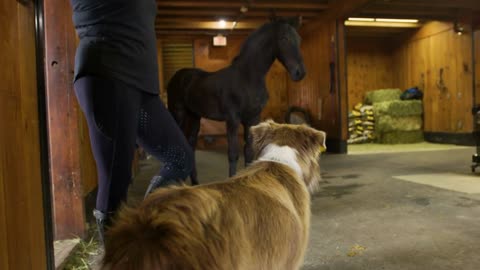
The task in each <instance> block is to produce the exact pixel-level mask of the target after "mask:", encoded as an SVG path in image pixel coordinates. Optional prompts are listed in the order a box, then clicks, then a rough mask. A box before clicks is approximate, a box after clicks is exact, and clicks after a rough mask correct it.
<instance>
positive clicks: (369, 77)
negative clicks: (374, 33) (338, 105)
mask: <svg viewBox="0 0 480 270" xmlns="http://www.w3.org/2000/svg"><path fill="white" fill-rule="evenodd" d="M393 77H394V66H393V48H392V40H391V39H388V38H378V37H349V38H347V79H348V109H349V110H351V109H352V108H353V106H355V104H357V103H359V102H363V101H364V98H365V93H366V92H368V91H372V90H377V89H384V88H396V87H398V86H395V85H394V79H393Z"/></svg>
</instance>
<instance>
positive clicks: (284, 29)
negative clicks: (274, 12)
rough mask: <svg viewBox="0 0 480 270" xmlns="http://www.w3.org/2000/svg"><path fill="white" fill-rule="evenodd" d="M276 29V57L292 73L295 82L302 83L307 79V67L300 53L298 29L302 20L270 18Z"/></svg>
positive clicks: (297, 18)
mask: <svg viewBox="0 0 480 270" xmlns="http://www.w3.org/2000/svg"><path fill="white" fill-rule="evenodd" d="M270 20H271V21H272V25H273V26H274V28H275V35H274V39H275V42H274V44H275V52H276V53H275V56H276V58H277V59H278V60H280V62H281V63H282V64H283V66H284V67H285V68H286V69H287V70H288V72H289V73H290V77H291V78H292V80H294V81H300V80H301V79H303V77H305V73H306V72H305V65H304V63H303V57H302V53H301V51H300V41H301V39H300V35H299V34H298V32H297V29H298V28H299V27H300V25H301V22H302V18H301V17H294V18H277V17H272V18H270Z"/></svg>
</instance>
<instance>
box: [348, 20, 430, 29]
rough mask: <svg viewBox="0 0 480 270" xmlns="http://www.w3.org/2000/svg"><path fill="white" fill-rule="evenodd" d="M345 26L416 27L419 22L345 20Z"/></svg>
mask: <svg viewBox="0 0 480 270" xmlns="http://www.w3.org/2000/svg"><path fill="white" fill-rule="evenodd" d="M345 25H346V26H364V27H397V28H418V27H420V26H421V25H420V24H419V23H404V22H355V21H345Z"/></svg>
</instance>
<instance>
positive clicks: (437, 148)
mask: <svg viewBox="0 0 480 270" xmlns="http://www.w3.org/2000/svg"><path fill="white" fill-rule="evenodd" d="M11 10H15V11H16V12H10V11H11ZM0 11H1V12H0V14H3V15H5V18H6V20H5V21H6V22H7V23H5V24H3V25H2V26H0V29H1V30H0V32H1V33H6V34H5V35H4V38H3V39H4V40H5V42H3V43H2V46H3V47H2V48H3V49H2V51H1V52H0V56H1V57H0V63H2V64H3V65H2V66H4V67H12V68H6V69H5V70H4V72H3V74H2V75H0V77H1V78H2V80H4V82H5V83H3V84H2V85H1V88H0V97H1V98H0V102H1V103H0V104H1V105H0V117H1V118H2V119H3V121H0V130H1V131H0V134H1V135H2V136H1V137H0V142H1V143H0V147H1V148H0V153H2V155H3V156H2V159H1V162H0V168H1V171H2V173H1V174H0V177H1V178H0V179H1V180H2V181H1V183H2V185H0V209H1V210H2V211H1V214H0V218H1V219H2V222H0V238H1V239H7V240H6V241H1V243H0V246H1V250H2V251H1V252H0V259H1V260H0V268H1V269H96V268H95V267H98V266H96V263H98V258H99V257H100V256H101V254H99V253H98V252H97V251H95V252H93V253H94V256H88V253H89V252H90V251H88V252H82V248H83V247H84V246H85V243H88V242H89V240H90V239H91V234H90V233H91V230H90V229H91V225H90V224H91V223H90V222H91V214H90V213H91V210H92V209H93V207H94V200H95V194H96V187H97V182H96V177H97V175H96V170H95V163H94V160H93V156H92V153H91V150H90V145H89V138H88V127H87V125H86V122H85V120H84V118H83V115H82V114H81V111H80V110H79V108H78V105H77V102H76V99H75V95H74V94H73V87H72V76H73V74H72V70H73V65H74V55H75V48H76V44H77V42H78V40H77V38H76V34H75V31H74V28H73V25H72V22H71V10H70V5H69V3H68V1H58V0H43V1H35V2H32V1H17V2H15V1H10V2H8V3H5V5H3V6H0ZM157 12H158V15H157V21H156V31H157V39H158V43H157V45H158V58H159V59H158V63H159V67H160V69H159V78H160V87H161V89H160V96H161V98H162V100H163V101H164V102H166V101H167V99H168V96H167V94H166V86H167V85H168V81H169V80H170V78H171V77H172V76H173V74H174V73H175V72H176V71H177V70H178V69H180V68H184V67H197V68H201V69H204V70H207V71H216V70H218V69H221V68H223V67H226V66H228V65H229V64H230V63H231V61H232V59H233V58H234V57H235V56H236V55H237V53H238V51H239V50H240V47H241V44H242V43H243V42H244V41H245V39H246V37H247V36H248V35H249V34H250V33H251V32H252V31H254V29H256V28H258V27H259V26H261V25H262V24H263V23H265V22H267V21H268V20H269V17H270V16H272V13H274V14H275V15H276V16H298V15H301V16H302V20H303V26H302V27H301V28H300V29H299V33H300V36H301V37H302V53H303V56H304V61H305V65H306V68H307V76H306V77H305V78H304V79H303V80H302V81H300V82H293V81H292V80H291V79H290V78H289V75H288V73H287V72H286V70H285V68H284V67H283V66H282V65H281V64H280V63H279V62H278V61H276V62H275V63H274V65H273V66H272V67H271V69H270V71H269V73H268V75H267V76H266V83H267V88H268V91H269V95H270V98H269V101H268V103H267V105H266V107H265V109H264V110H263V111H262V119H266V118H273V119H274V120H276V121H278V122H285V119H286V116H287V112H289V110H290V109H291V108H292V107H298V108H301V109H302V110H303V111H304V112H306V113H307V114H308V118H309V121H308V122H309V124H310V125H311V126H313V127H315V128H317V129H320V130H324V131H326V132H327V134H328V141H327V148H328V153H327V154H326V155H324V156H322V175H323V179H324V181H325V182H324V183H323V184H322V185H321V189H320V191H319V192H318V193H317V194H315V195H314V196H313V197H312V213H313V216H312V229H311V239H310V245H309V250H308V254H307V257H306V261H305V265H304V267H303V268H302V269H476V267H477V265H479V263H480V261H478V256H476V251H477V250H480V246H479V243H480V241H479V240H480V234H479V231H478V229H476V228H478V227H479V225H480V219H479V218H478V217H479V216H480V215H479V214H480V190H479V188H480V182H479V180H478V175H477V174H476V173H472V172H471V168H470V165H471V163H472V162H471V160H472V155H473V154H475V153H476V152H477V148H476V143H477V141H476V139H477V138H476V136H475V135H476V131H477V130H478V129H477V124H478V122H477V121H476V119H475V115H474V113H472V109H473V107H474V106H475V105H476V104H479V103H480V83H479V80H480V65H478V62H479V59H480V4H479V3H478V1H476V0H461V1H448V0H438V1H435V2H433V1H428V0H420V1H414V0H335V1H333V0H315V1H314V0H298V1H295V2H291V1H284V0H282V1H267V0H265V1H263V0H258V1H252V0H248V1H240V0H238V1H222V0H205V1H203V0H202V1H186V0H171V1H157ZM3 15H2V17H3ZM382 19H383V20H382ZM399 20H400V21H399ZM402 20H407V21H402ZM217 42H218V44H217ZM225 43H226V44H225ZM414 87H416V88H417V89H418V90H420V91H421V92H422V93H423V98H422V99H421V100H420V101H418V100H417V102H421V103H420V104H421V105H420V108H421V113H420V114H416V115H410V114H409V113H410V111H411V109H407V112H408V113H407V116H408V117H409V118H412V116H415V117H416V120H415V121H416V122H415V123H414V124H413V125H414V126H415V128H414V129H412V128H407V129H406V130H405V125H403V124H405V123H406V122H405V121H404V120H401V121H400V120H399V121H400V122H394V124H395V123H396V126H397V127H399V126H400V129H399V130H398V132H399V133H398V134H397V136H393V137H389V138H390V139H389V140H386V141H384V142H379V141H378V140H377V139H378V138H379V137H381V136H383V135H379V132H383V131H377V130H376V128H377V126H379V123H378V122H375V121H376V120H379V117H377V116H375V115H374V122H375V127H374V128H373V131H374V132H375V133H374V136H373V137H372V138H370V137H368V134H370V133H367V134H365V133H364V131H365V130H368V128H366V127H365V125H363V122H360V123H361V124H359V125H360V126H361V127H362V128H363V129H362V130H361V132H358V134H357V135H358V136H356V137H354V138H352V134H354V133H355V132H357V126H356V124H353V125H351V124H350V123H351V120H352V119H354V120H355V119H357V118H355V117H352V113H353V111H355V110H357V111H360V114H361V115H360V116H358V115H357V116H356V117H358V119H360V120H362V121H363V119H361V118H362V117H363V116H364V115H363V111H362V110H361V106H370V105H371V106H375V105H374V104H366V103H368V102H366V96H367V93H368V92H372V91H376V90H382V89H397V90H398V91H400V92H399V93H403V92H404V91H405V90H407V89H410V88H414ZM398 91H397V92H398ZM394 102H400V99H399V98H396V100H395V101H394ZM359 103H361V105H360V106H359V107H358V108H359V109H356V106H357V105H358V104H359ZM367 116H371V115H367ZM404 116H405V115H404ZM368 121H370V120H368ZM379 121H380V120H379ZM402 121H403V122H402ZM419 121H420V122H419ZM399 123H400V124H399ZM408 123H409V122H408ZM352 127H353V128H352ZM388 132H390V133H391V132H392V130H391V129H390V130H388ZM407 133H408V134H412V133H414V134H415V135H414V136H413V138H414V139H412V141H408V138H410V137H408V136H409V135H408V134H407ZM225 134H226V130H225V126H224V123H221V122H216V121H212V120H207V119H202V125H201V129H200V137H199V142H198V151H197V166H198V167H199V174H200V181H201V182H202V183H207V182H210V181H221V180H223V179H225V177H226V176H227V174H228V173H227V171H228V169H227V165H228V164H227V156H226V145H227V140H226V136H225ZM419 134H420V135H419ZM417 135H418V136H417ZM362 136H366V137H365V138H366V139H365V140H363V141H362V139H361V137H362ZM242 137H243V136H241V134H239V138H240V140H241V138H242ZM355 138H356V139H357V141H351V139H355ZM359 138H360V139H359ZM405 138H407V141H406V142H400V140H402V139H405ZM412 142H414V143H412ZM339 154H340V155H339ZM161 166H162V164H160V163H159V162H156V161H154V160H152V159H148V158H146V156H145V155H143V153H142V152H141V151H139V152H138V153H137V154H136V159H135V161H134V164H133V165H132V167H133V171H134V173H135V179H134V180H133V185H132V187H131V189H130V193H131V198H132V199H134V200H135V199H137V200H138V199H140V198H141V197H142V196H143V191H144V190H145V188H146V185H147V184H148V181H149V179H150V177H151V175H152V174H154V172H155V171H156V170H158V168H159V167H161ZM242 166H243V165H242V160H240V161H239V167H242ZM26 168H28V169H26ZM12 206H15V207H12ZM71 239H74V240H73V241H72V240H71ZM54 242H55V245H54ZM79 242H80V244H78V243H79ZM82 245H83V246H82ZM83 251H85V250H83ZM72 254H73V256H72ZM78 254H80V255H78ZM77 255H78V256H80V257H81V256H86V258H81V259H83V260H84V261H82V260H80V259H79V258H75V257H78V256H77ZM67 257H68V259H65V258H67ZM22 258H28V259H22ZM72 260H73V263H74V264H75V263H77V264H76V265H74V266H72ZM85 260H86V261H85ZM74 267H77V268H74ZM79 267H80V268H79ZM81 267H85V268H81Z"/></svg>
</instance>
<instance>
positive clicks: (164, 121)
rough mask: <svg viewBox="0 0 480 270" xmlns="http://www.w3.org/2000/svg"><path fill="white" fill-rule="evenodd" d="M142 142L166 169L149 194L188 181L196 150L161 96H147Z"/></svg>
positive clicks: (140, 125)
mask: <svg viewBox="0 0 480 270" xmlns="http://www.w3.org/2000/svg"><path fill="white" fill-rule="evenodd" d="M138 143H139V144H140V145H141V146H142V147H143V148H144V149H145V151H146V152H148V153H150V154H151V155H153V156H154V157H156V158H157V159H158V160H160V161H162V162H163V164H164V166H163V167H162V169H161V170H160V172H159V173H158V175H157V176H155V177H153V179H152V181H151V182H150V186H149V187H148V189H147V192H146V194H145V196H146V195H148V194H149V193H150V192H151V191H153V190H154V189H156V188H158V187H160V186H166V185H170V184H174V183H176V182H177V180H184V179H185V178H187V177H188V175H189V174H190V172H191V170H192V168H193V151H192V149H191V148H190V146H189V144H188V142H187V140H186V139H185V136H184V135H183V133H182V131H181V130H180V128H179V127H178V125H177V123H176V122H175V120H174V119H173V117H172V115H171V114H170V112H169V111H168V110H167V109H166V108H165V105H163V103H162V101H161V100H160V99H159V97H158V96H145V98H144V102H143V103H142V107H141V109H140V115H139V123H138Z"/></svg>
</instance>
